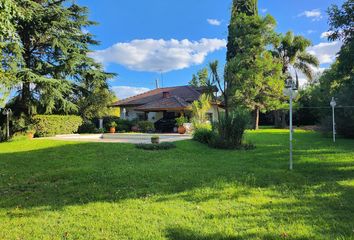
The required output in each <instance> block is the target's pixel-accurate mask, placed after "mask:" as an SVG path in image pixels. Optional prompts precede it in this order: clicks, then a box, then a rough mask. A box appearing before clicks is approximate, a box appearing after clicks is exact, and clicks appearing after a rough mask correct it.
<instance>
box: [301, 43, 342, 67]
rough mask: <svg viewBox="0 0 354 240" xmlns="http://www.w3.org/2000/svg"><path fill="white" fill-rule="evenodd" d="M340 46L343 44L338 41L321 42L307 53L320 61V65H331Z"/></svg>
mask: <svg viewBox="0 0 354 240" xmlns="http://www.w3.org/2000/svg"><path fill="white" fill-rule="evenodd" d="M342 44H343V43H342V42H340V41H335V42H329V43H324V42H322V43H319V44H317V45H314V46H312V47H309V48H308V49H307V51H308V52H309V53H311V54H313V55H315V56H316V57H317V58H318V60H319V61H320V64H326V63H333V62H334V61H335V59H336V55H337V53H338V52H339V50H340V48H341V46H342Z"/></svg>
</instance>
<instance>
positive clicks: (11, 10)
mask: <svg viewBox="0 0 354 240" xmlns="http://www.w3.org/2000/svg"><path fill="white" fill-rule="evenodd" d="M23 13H24V9H21V8H20V7H19V6H18V5H17V3H16V1H14V0H0V107H1V106H3V105H4V104H5V100H6V98H7V97H8V95H9V92H10V89H11V88H12V87H13V86H15V85H16V84H17V83H18V82H17V81H16V78H15V72H16V68H17V65H18V62H19V55H20V52H21V48H20V45H19V37H18V35H17V33H16V25H15V22H14V19H15V18H24V17H25V14H23Z"/></svg>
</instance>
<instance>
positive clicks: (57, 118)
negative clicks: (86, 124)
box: [33, 115, 83, 137]
mask: <svg viewBox="0 0 354 240" xmlns="http://www.w3.org/2000/svg"><path fill="white" fill-rule="evenodd" d="M33 121H34V125H35V129H36V136H38V137H50V136H55V135H57V134H71V133H75V132H77V130H78V129H79V127H80V125H81V124H82V123H83V121H82V119H81V117H79V116H74V115H36V116H34V117H33Z"/></svg>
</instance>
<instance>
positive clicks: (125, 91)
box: [112, 86, 150, 99]
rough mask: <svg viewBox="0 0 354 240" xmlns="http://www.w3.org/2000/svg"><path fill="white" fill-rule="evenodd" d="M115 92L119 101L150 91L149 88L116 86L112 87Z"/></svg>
mask: <svg viewBox="0 0 354 240" xmlns="http://www.w3.org/2000/svg"><path fill="white" fill-rule="evenodd" d="M112 90H113V92H114V93H115V94H116V96H117V97H118V99H125V98H128V97H131V96H134V95H137V94H141V93H144V92H147V91H149V90H150V89H149V88H143V87H140V88H139V87H129V86H114V87H112Z"/></svg>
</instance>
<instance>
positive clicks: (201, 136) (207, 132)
mask: <svg viewBox="0 0 354 240" xmlns="http://www.w3.org/2000/svg"><path fill="white" fill-rule="evenodd" d="M215 135H216V134H215V133H214V132H213V131H212V130H211V129H208V128H197V129H195V130H194V132H193V140H195V141H198V142H200V143H204V144H209V143H210V142H211V141H212V139H213V138H215Z"/></svg>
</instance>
